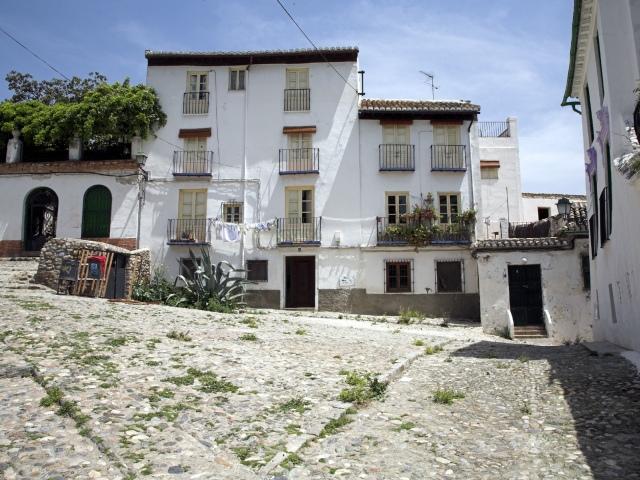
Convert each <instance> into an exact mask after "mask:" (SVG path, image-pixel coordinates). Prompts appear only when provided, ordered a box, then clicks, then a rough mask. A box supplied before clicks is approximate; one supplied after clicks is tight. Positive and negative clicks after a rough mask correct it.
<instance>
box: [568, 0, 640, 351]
mask: <svg viewBox="0 0 640 480" xmlns="http://www.w3.org/2000/svg"><path fill="white" fill-rule="evenodd" d="M594 5H595V8H594V10H593V12H594V16H593V18H592V19H591V22H590V24H589V25H588V28H589V29H590V31H591V37H592V38H594V37H595V32H596V29H597V31H598V32H599V37H600V47H601V58H602V70H603V80H604V82H603V84H604V92H605V94H604V97H603V98H601V95H600V91H599V90H600V89H599V88H598V71H597V66H596V58H595V48H594V46H595V43H594V41H593V40H591V41H589V42H588V44H587V50H586V52H585V53H584V54H585V58H586V69H585V71H584V73H583V75H581V76H578V77H577V78H576V79H575V80H576V85H577V88H576V89H575V90H576V94H577V95H579V96H580V97H581V98H580V100H581V102H582V110H583V112H586V107H585V105H586V101H585V99H584V98H582V97H583V95H582V94H583V92H584V86H585V85H586V84H587V83H588V85H589V87H590V94H591V108H592V112H591V113H592V118H593V126H594V131H595V134H596V139H595V140H594V141H593V143H591V144H590V143H589V134H588V118H587V115H582V117H581V120H582V125H583V138H584V146H585V151H586V150H587V149H588V148H589V147H592V146H593V147H594V149H595V152H596V154H597V184H598V192H597V195H598V197H599V196H600V193H601V191H602V189H603V187H604V186H605V185H606V162H605V152H604V150H603V148H602V145H601V144H600V143H599V142H598V140H597V136H598V132H599V131H600V130H602V125H601V124H600V121H599V120H598V118H597V116H596V114H597V112H598V111H599V110H601V109H602V108H603V107H606V108H607V109H608V112H609V123H608V129H609V135H608V140H609V143H610V147H611V157H612V160H614V159H616V158H618V157H620V156H621V155H624V154H626V153H629V152H630V151H631V144H630V142H629V141H628V135H627V131H626V127H627V125H633V109H634V107H635V105H636V94H635V93H634V89H635V88H636V86H637V82H638V80H639V79H640V72H639V65H638V58H639V56H638V50H637V44H636V42H635V38H636V37H635V35H634V25H638V24H639V23H640V10H639V9H638V8H637V2H633V8H630V2H629V0H620V1H617V2H612V1H606V2H605V1H596V2H594ZM585 184H586V187H587V192H589V190H590V185H589V179H588V178H587V176H586V175H585ZM611 185H612V196H613V201H612V210H613V211H612V218H613V228H612V233H611V238H610V239H609V241H608V242H607V243H606V244H605V245H604V246H600V245H599V246H598V251H597V256H596V257H595V259H593V260H592V264H591V272H592V288H593V313H594V317H595V323H594V332H595V337H596V338H597V339H601V340H608V341H611V342H613V343H616V344H618V345H621V346H624V347H627V348H631V349H635V350H640V299H639V296H640V293H639V292H640V250H639V249H638V246H637V239H638V238H640V222H637V221H634V220H633V219H636V218H637V216H638V209H639V208H640V185H638V182H634V181H630V180H627V179H626V178H625V177H624V176H622V175H621V174H620V173H619V172H618V171H617V170H616V168H615V167H613V168H612V178H611ZM587 197H589V215H590V216H591V215H593V214H594V213H595V209H594V205H593V204H592V201H591V196H590V194H588V195H587ZM598 243H599V242H598Z"/></svg>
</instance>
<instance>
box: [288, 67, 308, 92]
mask: <svg viewBox="0 0 640 480" xmlns="http://www.w3.org/2000/svg"><path fill="white" fill-rule="evenodd" d="M286 88H288V89H302V88H309V69H308V68H287V86H286Z"/></svg>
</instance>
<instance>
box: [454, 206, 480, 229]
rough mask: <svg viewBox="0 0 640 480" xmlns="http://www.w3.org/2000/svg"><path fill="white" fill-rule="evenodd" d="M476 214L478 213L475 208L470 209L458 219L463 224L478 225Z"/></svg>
mask: <svg viewBox="0 0 640 480" xmlns="http://www.w3.org/2000/svg"><path fill="white" fill-rule="evenodd" d="M476 214H477V212H476V211H475V210H474V209H473V208H470V209H469V210H465V211H463V212H462V213H461V214H460V215H459V216H458V218H459V219H460V222H461V223H462V224H464V225H469V226H471V225H473V224H474V223H476Z"/></svg>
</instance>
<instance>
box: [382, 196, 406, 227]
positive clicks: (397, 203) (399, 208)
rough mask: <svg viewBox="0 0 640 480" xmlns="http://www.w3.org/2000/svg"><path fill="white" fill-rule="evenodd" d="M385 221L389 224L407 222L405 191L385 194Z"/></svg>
mask: <svg viewBox="0 0 640 480" xmlns="http://www.w3.org/2000/svg"><path fill="white" fill-rule="evenodd" d="M386 203H387V205H386V209H387V221H388V222H389V224H390V225H397V224H400V223H407V218H406V214H407V213H408V205H409V194H408V193H406V192H393V193H387V194H386Z"/></svg>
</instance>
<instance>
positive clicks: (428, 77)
mask: <svg viewBox="0 0 640 480" xmlns="http://www.w3.org/2000/svg"><path fill="white" fill-rule="evenodd" d="M419 72H420V73H421V74H423V75H424V76H425V77H426V78H425V82H426V83H429V84H431V99H432V100H435V99H436V90H438V88H440V87H437V86H436V84H435V75H434V74H433V73H427V72H425V71H423V70H419Z"/></svg>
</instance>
